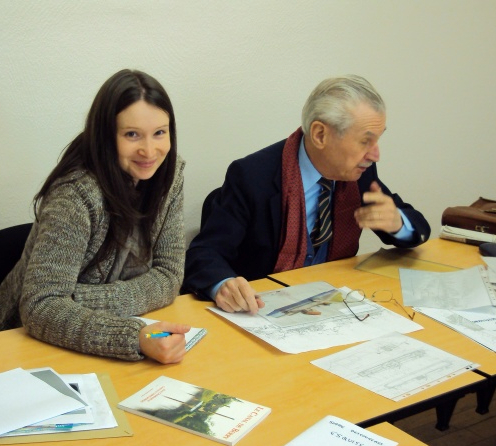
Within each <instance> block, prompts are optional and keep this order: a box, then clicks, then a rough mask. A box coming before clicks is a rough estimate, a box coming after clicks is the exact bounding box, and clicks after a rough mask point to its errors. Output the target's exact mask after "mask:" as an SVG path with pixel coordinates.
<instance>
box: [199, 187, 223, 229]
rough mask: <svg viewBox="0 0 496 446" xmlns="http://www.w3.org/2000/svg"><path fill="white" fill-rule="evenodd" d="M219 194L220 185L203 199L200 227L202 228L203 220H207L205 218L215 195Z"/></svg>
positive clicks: (208, 213)
mask: <svg viewBox="0 0 496 446" xmlns="http://www.w3.org/2000/svg"><path fill="white" fill-rule="evenodd" d="M219 194H220V187H218V188H217V189H214V190H213V191H212V192H210V193H209V194H208V195H207V197H206V198H205V201H204V202H203V206H202V213H201V221H200V228H203V226H204V225H205V222H206V221H207V218H208V216H209V215H210V212H211V210H212V202H213V201H214V199H215V197H216V196H217V195H219Z"/></svg>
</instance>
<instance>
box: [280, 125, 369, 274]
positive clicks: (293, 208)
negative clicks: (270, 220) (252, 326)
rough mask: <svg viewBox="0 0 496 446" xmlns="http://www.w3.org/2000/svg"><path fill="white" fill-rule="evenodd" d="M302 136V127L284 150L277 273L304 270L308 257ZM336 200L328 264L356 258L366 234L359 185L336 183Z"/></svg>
mask: <svg viewBox="0 0 496 446" xmlns="http://www.w3.org/2000/svg"><path fill="white" fill-rule="evenodd" d="M302 137H303V132H302V130H301V128H299V129H298V130H296V132H294V133H293V134H292V135H291V136H290V137H289V138H288V139H287V140H286V143H285V144H284V148H283V151H282V227H281V241H280V248H279V255H278V257H277V263H276V266H275V268H274V273H278V272H281V271H287V270H291V269H295V268H301V267H302V266H303V265H304V262H305V257H306V255H307V225H306V211H305V194H304V192H303V183H302V180H301V172H300V166H299V164H298V150H299V148H300V141H301V138H302ZM332 201H333V206H332V208H333V210H332V213H333V217H332V226H333V230H332V237H331V239H330V240H329V248H328V252H327V261H330V260H337V259H341V258H344V257H352V256H354V255H355V254H356V253H357V251H358V240H359V238H360V234H361V232H362V230H361V229H360V228H359V227H358V225H357V224H356V222H355V217H354V216H353V214H354V211H355V209H358V208H359V207H360V206H361V203H362V202H361V198H360V192H359V190H358V184H357V182H356V181H336V184H335V188H334V193H333V196H332Z"/></svg>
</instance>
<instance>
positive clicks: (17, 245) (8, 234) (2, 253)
mask: <svg viewBox="0 0 496 446" xmlns="http://www.w3.org/2000/svg"><path fill="white" fill-rule="evenodd" d="M32 226H33V224H32V223H25V224H22V225H17V226H11V227H10V228H5V229H1V230H0V283H2V282H3V279H5V277H6V276H7V274H9V273H10V271H11V270H12V268H14V266H15V264H16V263H17V262H18V260H19V259H20V258H21V255H22V251H23V250H24V245H25V244H26V239H27V238H28V235H29V232H30V231H31V227H32Z"/></svg>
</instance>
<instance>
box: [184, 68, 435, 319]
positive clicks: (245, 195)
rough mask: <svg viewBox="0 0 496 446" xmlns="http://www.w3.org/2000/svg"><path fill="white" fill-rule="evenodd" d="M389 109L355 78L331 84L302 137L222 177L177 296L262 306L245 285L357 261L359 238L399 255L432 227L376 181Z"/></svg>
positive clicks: (305, 118)
mask: <svg viewBox="0 0 496 446" xmlns="http://www.w3.org/2000/svg"><path fill="white" fill-rule="evenodd" d="M385 129H386V113H385V105H384V102H383V100H382V98H381V97H380V95H379V94H378V93H377V92H376V91H375V89H374V88H373V87H372V85H370V84H369V82H367V81H366V80H365V79H363V78H361V77H359V76H353V75H350V76H344V77H339V78H330V79H326V80H324V81H323V82H321V83H320V84H319V85H318V86H317V87H316V88H315V89H314V91H313V92H312V93H311V95H310V97H309V98H308V99H307V101H306V103H305V106H304V107H303V112H302V127H301V128H299V129H298V130H296V132H294V133H293V134H292V135H291V136H290V137H289V138H288V139H286V140H283V141H280V142H277V143H275V144H273V145H271V146H269V147H266V148H265V149H263V150H260V151H258V152H255V153H253V154H251V155H249V156H247V157H245V158H243V159H240V160H237V161H234V162H233V163H232V164H231V165H230V166H229V168H228V171H227V174H226V178H225V182H224V184H223V186H222V188H221V189H220V190H219V191H217V192H216V193H215V196H214V197H213V199H211V202H209V203H208V206H204V210H203V212H204V215H202V220H203V223H202V228H201V231H200V233H199V234H198V235H197V236H196V237H195V239H194V240H193V241H192V242H191V245H190V247H189V249H188V251H187V253H186V272H185V281H184V284H183V288H184V289H185V290H186V291H190V292H194V293H196V294H198V295H201V296H207V297H210V298H212V299H214V300H215V302H216V303H217V305H218V306H219V307H220V308H222V309H224V310H225V311H228V312H236V311H249V312H251V313H256V312H257V311H258V309H259V308H261V307H262V306H263V305H264V304H263V302H262V301H261V300H260V299H258V298H257V296H256V294H255V291H254V290H253V288H252V287H251V286H250V285H249V283H248V280H253V279H259V278H262V277H265V276H266V275H268V274H271V273H275V272H280V271H285V270H289V269H294V268H300V267H303V266H308V265H313V264H317V263H322V262H326V261H330V260H336V259H340V258H344V257H351V256H354V255H355V254H356V253H357V251H358V241H359V238H360V234H361V231H362V229H364V228H366V229H371V230H373V231H374V232H375V233H376V234H377V235H378V236H379V238H380V239H381V241H382V242H383V243H385V244H392V245H394V246H397V247H401V248H411V247H415V246H417V245H419V244H421V243H423V242H425V241H426V240H427V239H428V238H429V235H430V227H429V224H428V223H427V221H426V220H425V218H424V217H423V216H422V214H421V213H420V212H418V211H417V210H415V209H414V208H413V207H412V206H410V205H409V204H407V203H404V202H403V201H402V199H401V198H400V197H399V196H398V195H397V194H393V193H392V192H391V191H390V190H389V189H388V188H387V187H386V186H385V185H384V183H382V182H381V181H380V180H379V178H378V175H377V168H376V163H377V162H378V161H379V145H378V142H379V138H380V137H381V135H382V134H383V133H384V131H385Z"/></svg>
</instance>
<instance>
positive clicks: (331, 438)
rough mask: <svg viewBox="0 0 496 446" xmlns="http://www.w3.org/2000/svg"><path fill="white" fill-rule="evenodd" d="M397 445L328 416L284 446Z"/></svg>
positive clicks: (344, 421)
mask: <svg viewBox="0 0 496 446" xmlns="http://www.w3.org/2000/svg"><path fill="white" fill-rule="evenodd" d="M397 444H398V443H397V442H396V441H392V440H388V439H387V438H384V437H381V436H380V435H377V434H374V433H373V432H370V431H368V430H365V429H363V428H361V427H359V426H357V425H356V424H353V423H350V422H349V421H346V420H343V419H341V418H338V417H333V416H331V415H329V416H327V417H325V418H323V419H322V420H320V421H319V422H318V423H315V424H314V425H313V426H311V427H310V428H308V429H307V430H306V431H305V432H303V433H302V434H300V435H298V436H297V437H296V438H295V439H294V440H292V441H290V442H289V443H287V444H286V446H309V445H311V446H329V445H332V446H340V445H343V446H344V445H346V446H349V445H360V446H396V445H397Z"/></svg>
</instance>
